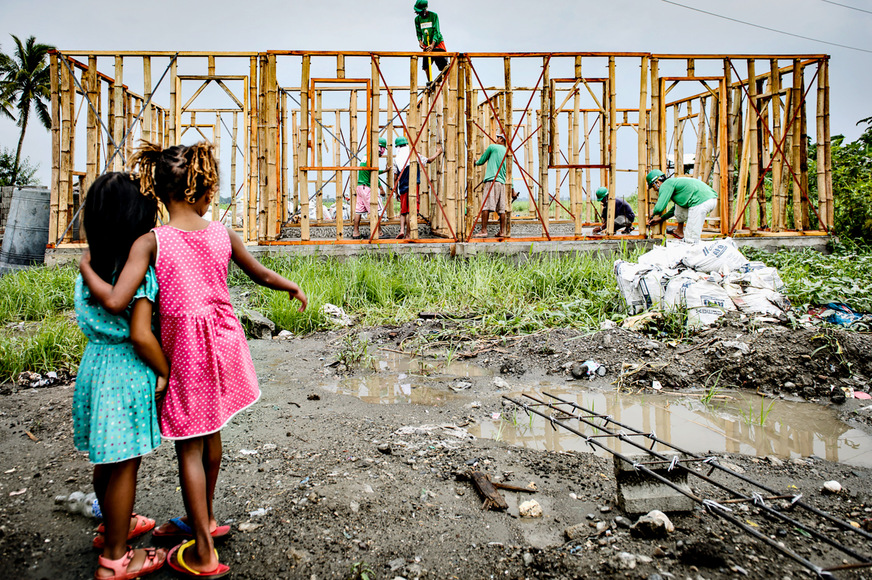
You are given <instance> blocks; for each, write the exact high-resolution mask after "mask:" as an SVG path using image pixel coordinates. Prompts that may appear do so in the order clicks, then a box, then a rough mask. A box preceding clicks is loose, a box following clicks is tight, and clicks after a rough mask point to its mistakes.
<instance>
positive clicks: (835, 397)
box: [830, 389, 847, 405]
mask: <svg viewBox="0 0 872 580" xmlns="http://www.w3.org/2000/svg"><path fill="white" fill-rule="evenodd" d="M846 399H847V397H846V396H845V391H843V390H842V389H833V392H832V394H831V395H830V402H831V403H833V404H834V405H841V404H843V403H844V402H845V400H846Z"/></svg>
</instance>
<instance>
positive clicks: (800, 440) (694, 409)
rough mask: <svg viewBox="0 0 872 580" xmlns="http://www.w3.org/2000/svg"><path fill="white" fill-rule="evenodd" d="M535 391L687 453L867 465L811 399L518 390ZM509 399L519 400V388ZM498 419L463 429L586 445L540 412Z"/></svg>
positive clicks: (551, 446) (851, 437)
mask: <svg viewBox="0 0 872 580" xmlns="http://www.w3.org/2000/svg"><path fill="white" fill-rule="evenodd" d="M542 390H545V391H546V392H549V393H551V394H554V395H557V396H559V397H561V398H562V399H565V400H568V401H572V402H574V403H576V404H578V405H581V406H583V407H585V408H587V409H589V410H592V411H594V412H596V413H604V414H606V415H611V416H612V417H613V418H614V419H615V420H617V421H620V422H622V423H624V424H626V425H630V426H633V427H635V428H637V429H641V430H643V431H645V432H650V431H651V430H653V431H654V432H655V433H656V434H657V437H658V438H660V439H663V440H665V441H669V442H671V443H674V444H675V445H677V446H679V447H682V448H684V449H686V450H688V451H691V452H694V453H705V452H707V451H713V452H719V453H723V452H727V453H741V454H745V455H757V456H766V455H775V456H778V457H782V458H787V457H806V456H808V455H816V456H818V457H823V458H825V459H828V460H830V461H841V462H842V463H848V464H851V465H859V466H866V467H872V436H870V435H868V434H866V433H864V432H862V431H860V430H858V429H853V428H852V427H850V426H849V425H847V424H845V423H843V422H842V421H840V420H839V419H838V417H836V415H835V413H834V412H833V411H832V410H830V409H826V408H823V407H820V406H819V405H815V404H811V403H801V402H789V401H782V400H766V401H765V403H764V404H763V406H762V407H761V403H760V401H761V398H760V397H759V396H754V395H748V394H744V393H729V396H730V397H733V399H731V400H727V401H718V402H716V403H715V404H711V405H703V404H702V403H701V402H700V401H699V400H698V399H693V400H691V399H689V398H677V399H672V398H669V399H667V398H666V396H664V395H658V396H654V397H652V396H648V397H644V396H640V395H629V394H619V393H616V392H609V393H597V392H588V391H583V392H580V391H578V390H567V389H566V388H565V387H564V386H562V385H561V386H559V387H554V388H544V389H536V390H531V391H526V392H528V393H530V394H532V395H534V396H536V397H538V398H541V399H545V397H544V396H542V394H541V393H542ZM512 397H513V398H515V399H520V398H521V397H520V393H514V394H513V395H512ZM513 415H514V416H513ZM504 416H505V417H506V419H505V420H494V421H485V422H482V423H480V424H479V425H476V426H474V427H472V428H470V432H471V433H472V434H473V435H475V436H477V437H485V438H490V439H500V440H503V441H506V442H507V443H510V444H512V445H518V446H521V447H527V448H531V449H547V450H549V451H589V450H590V448H589V447H588V446H587V445H586V444H585V443H584V441H583V440H582V439H581V438H580V437H578V436H577V435H575V434H573V433H570V432H569V431H567V430H565V429H562V428H560V427H558V428H557V429H556V430H554V429H552V428H551V426H550V423H549V422H548V421H547V420H545V419H543V418H541V417H535V418H534V419H533V420H532V422H531V421H530V420H529V419H528V418H527V416H526V414H525V413H524V412H523V411H522V410H521V409H518V411H517V412H516V413H514V414H513V413H512V412H511V410H507V411H506V412H505V413H504ZM761 416H762V417H763V419H762V420H761ZM761 423H762V424H761ZM568 424H569V426H571V427H574V428H577V429H578V430H579V431H581V432H583V433H585V434H594V432H595V431H594V430H593V428H590V427H587V426H584V425H581V426H579V424H578V421H575V420H569V421H568ZM607 441H609V442H610V443H609V444H610V445H612V446H613V447H614V446H615V445H617V449H618V450H619V451H621V452H631V451H633V447H632V446H630V445H629V444H626V443H623V442H620V441H617V440H611V439H610V440H607ZM603 442H604V443H605V442H606V441H603ZM599 453H601V454H605V452H599Z"/></svg>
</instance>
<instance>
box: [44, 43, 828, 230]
mask: <svg viewBox="0 0 872 580" xmlns="http://www.w3.org/2000/svg"><path fill="white" fill-rule="evenodd" d="M445 56H446V58H448V59H449V66H448V67H447V68H446V69H445V70H443V71H441V73H440V74H439V75H438V76H437V77H436V78H435V80H434V81H433V82H432V83H428V84H427V85H425V86H422V85H419V79H418V74H419V73H418V70H419V69H418V67H419V63H420V59H421V54H420V53H417V52H364V51H266V52H196V51H191V52H169V51H150V52H134V51H61V50H58V51H53V52H52V53H51V55H50V67H51V113H52V128H51V136H52V175H51V180H52V182H51V221H50V226H49V229H50V232H49V238H50V239H49V243H50V245H58V244H70V243H73V244H75V243H81V242H82V240H83V239H84V238H83V234H84V232H82V231H80V229H79V228H78V227H77V224H78V213H79V210H80V208H81V202H82V199H83V196H84V192H86V191H87V188H88V187H89V186H90V184H91V183H93V181H94V179H96V177H97V176H98V175H99V174H100V173H101V172H104V171H107V170H115V171H117V170H122V169H123V168H124V167H125V163H126V161H127V159H128V158H129V156H130V153H131V152H132V151H133V148H134V147H135V145H136V142H137V141H138V140H139V139H144V140H150V141H155V142H159V143H161V144H162V145H164V146H171V145H176V144H181V143H187V142H189V141H190V140H191V139H192V138H194V136H197V137H198V138H203V139H208V140H210V141H213V142H214V143H215V144H216V146H217V151H218V153H219V159H220V164H221V167H222V177H224V176H229V180H226V181H228V182H229V188H228V190H227V191H226V192H223V191H222V193H221V194H220V198H222V199H225V200H226V199H227V198H229V203H227V204H226V205H223V204H222V205H221V206H219V205H218V201H219V196H215V205H214V206H213V208H212V216H211V217H212V219H220V220H225V221H226V223H228V225H231V226H232V227H234V228H237V230H238V231H239V232H240V233H241V235H242V236H243V239H244V240H245V241H246V242H248V243H261V244H274V243H283V244H297V243H299V244H323V243H335V244H340V243H341V244H372V243H394V242H395V240H393V239H392V238H393V235H390V232H389V231H388V230H386V229H385V228H390V227H392V226H393V227H395V226H396V224H397V221H398V220H397V218H398V216H397V215H396V214H397V210H396V207H395V203H396V202H397V200H398V197H397V193H398V192H397V186H398V180H397V175H396V174H395V173H394V171H393V170H391V167H392V166H393V161H394V154H395V148H394V139H395V137H398V136H403V137H406V139H407V140H408V141H409V143H410V146H411V149H412V151H413V155H412V156H411V158H410V161H411V163H410V167H409V172H410V178H409V183H410V185H411V187H410V191H409V206H410V208H411V209H412V211H411V212H410V215H409V225H410V232H409V233H410V237H411V239H412V241H413V242H417V243H425V242H432V243H438V242H445V241H452V242H454V241H469V242H472V241H474V240H475V238H472V234H473V233H474V231H476V228H477V227H478V223H479V220H480V216H481V211H482V205H483V203H484V201H485V199H487V197H488V195H489V191H488V190H489V188H488V187H484V186H482V180H483V179H484V170H483V168H482V167H480V166H476V165H475V162H476V160H477V159H478V158H479V157H480V156H481V154H482V152H483V151H484V149H485V148H486V147H487V145H488V144H490V143H491V142H492V141H493V140H494V139H495V137H496V134H497V133H502V134H504V135H505V136H506V140H507V147H508V150H507V154H506V156H505V159H504V160H503V165H504V167H505V169H506V176H507V179H506V182H507V183H506V191H507V196H511V195H512V194H513V193H514V194H518V195H519V203H520V204H522V205H520V206H516V207H515V208H513V211H512V212H511V213H510V218H511V219H510V220H509V228H510V237H509V238H508V239H511V240H515V239H523V240H526V241H532V240H547V239H553V240H558V239H559V240H564V239H566V240H570V239H574V240H583V239H593V238H594V236H593V235H592V230H591V228H592V227H593V226H594V225H596V224H597V223H598V216H599V215H600V206H599V204H598V203H596V200H595V198H594V196H593V195H592V190H594V189H596V188H597V187H606V188H607V189H608V191H609V193H608V197H607V200H606V204H607V206H608V216H609V219H608V220H607V221H608V223H605V224H603V226H604V227H603V229H604V230H605V234H606V235H605V237H612V236H614V235H615V228H614V221H613V220H614V211H615V210H614V208H615V200H616V199H617V198H619V197H623V198H624V199H625V200H627V201H628V202H630V203H631V205H634V206H635V207H634V209H635V211H636V215H637V219H636V230H635V231H636V232H637V233H634V234H631V235H629V236H622V237H629V238H634V237H635V238H643V237H649V236H654V237H658V236H662V235H663V231H664V230H663V228H662V226H657V227H653V228H652V227H648V226H647V225H646V221H647V219H648V218H649V217H650V215H651V210H652V208H653V207H654V204H655V202H656V195H655V194H653V193H652V192H651V191H649V190H648V189H647V187H646V183H645V174H646V173H647V171H649V170H651V169H654V168H657V169H661V170H663V171H664V172H666V173H667V174H670V173H674V174H675V175H676V176H685V175H686V176H687V177H695V178H698V179H702V180H703V181H706V182H708V183H709V184H710V185H711V186H712V187H713V188H714V189H715V191H716V192H717V193H718V206H717V210H715V211H714V212H712V215H710V216H709V218H708V220H707V224H706V229H705V230H704V235H705V236H713V235H714V236H717V235H733V236H765V235H772V234H774V233H777V234H779V235H826V234H827V233H828V232H829V230H830V229H831V228H832V226H833V190H832V162H831V158H830V116H829V103H830V100H829V69H828V65H829V57H828V56H827V55H768V54H760V55H703V54H679V55H675V54H652V53H642V52H640V53H629V52H623V53H592V52H557V53H549V52H528V53H446V54H445ZM767 64H768V66H766V65H767ZM204 65H205V66H204ZM636 67H638V68H636ZM140 71H141V73H140ZM406 71H408V73H406ZM582 71H584V74H583V72H582ZM159 72H160V73H161V74H159V75H158V74H157V73H159ZM812 88H814V89H815V93H814V96H813V98H812V93H811V90H812ZM637 96H638V100H636V97H637ZM812 101H813V102H812ZM812 106H813V107H814V108H812ZM79 109H85V112H86V114H85V115H77V110H79ZM812 114H813V115H814V118H813V122H812V123H811V124H812V127H813V129H814V139H815V142H816V144H817V147H816V149H815V150H816V164H815V175H814V176H812V177H811V179H810V178H809V175H808V147H807V138H806V136H807V132H808V125H809V120H808V117H809V115H812ZM231 118H232V128H231V127H230V126H228V125H227V123H226V120H227V119H231ZM222 125H223V127H222ZM630 133H633V134H634V135H633V139H632V141H631V140H630ZM222 136H223V137H224V139H223V140H222ZM380 137H384V138H385V139H386V140H387V141H388V147H387V151H386V153H387V154H386V156H385V157H383V158H382V159H381V160H379V158H378V155H377V150H378V146H377V143H378V140H379V138H380ZM77 144H78V146H77ZM439 148H441V149H442V155H440V156H438V158H437V160H436V161H434V162H433V163H428V164H424V163H423V162H419V161H418V159H419V156H420V158H421V159H423V158H424V157H431V156H433V155H434V153H435V152H436V151H437V150H438V149H439ZM633 155H635V159H634V158H633ZM367 159H368V160H369V162H366V160H367ZM687 160H690V161H687ZM691 167H692V168H691ZM380 168H381V169H380ZM361 171H367V172H369V173H370V183H371V184H372V187H371V189H372V195H371V196H370V203H369V207H368V211H367V212H366V213H367V215H368V218H367V219H366V220H362V221H361V232H362V233H363V239H360V240H354V239H351V235H350V230H349V228H351V225H352V223H353V222H354V220H355V217H356V215H357V211H358V209H359V208H358V207H357V199H356V191H355V189H356V184H357V178H358V175H359V174H360V172H361ZM240 172H241V173H240ZM380 174H381V176H380ZM223 181H225V180H223ZM223 181H222V187H223ZM419 182H420V183H419ZM379 190H384V192H385V194H384V197H381V196H380V195H379ZM331 198H332V199H331ZM510 199H511V198H510ZM524 205H526V207H523V206H524ZM419 207H420V209H419V210H418V211H415V210H416V209H417V208H419ZM600 237H602V236H600ZM476 241H477V240H476Z"/></svg>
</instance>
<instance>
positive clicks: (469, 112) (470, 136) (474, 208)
mask: <svg viewBox="0 0 872 580" xmlns="http://www.w3.org/2000/svg"><path fill="white" fill-rule="evenodd" d="M464 76H465V78H466V166H467V168H468V169H467V171H466V187H465V192H466V195H465V196H464V198H465V200H466V201H465V204H466V219H465V220H464V221H463V231H461V232H458V233H459V235H460V237H461V238H463V239H466V238H468V237H469V236H470V234H472V228H473V222H474V220H475V217H476V215H477V214H478V205H476V203H475V183H476V181H475V174H476V167H475V165H474V164H475V161H476V158H475V155H476V154H478V153H479V152H480V149H479V148H478V147H476V141H477V138H478V136H477V135H476V133H475V117H474V116H473V115H476V114H477V111H476V108H477V99H476V97H475V93H476V92H475V89H474V87H473V86H472V83H471V82H470V81H471V78H470V76H471V72H470V70H469V67H464Z"/></svg>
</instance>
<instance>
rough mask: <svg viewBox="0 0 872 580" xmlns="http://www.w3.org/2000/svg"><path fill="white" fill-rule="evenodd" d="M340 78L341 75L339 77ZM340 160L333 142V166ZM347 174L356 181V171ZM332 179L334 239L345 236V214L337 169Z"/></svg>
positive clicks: (337, 148) (338, 164) (373, 192)
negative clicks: (334, 221)
mask: <svg viewBox="0 0 872 580" xmlns="http://www.w3.org/2000/svg"><path fill="white" fill-rule="evenodd" d="M336 72H337V75H338V74H339V71H338V70H337V71H336ZM340 78H341V77H340ZM335 115H336V125H335V127H336V134H337V135H338V134H339V127H340V123H341V121H342V119H341V118H340V113H339V109H337V110H336V113H335ZM340 165H341V162H340V160H339V143H333V166H334V167H339V166H340ZM357 165H358V164H357V163H354V162H352V163H351V164H350V166H351V167H356V166H357ZM349 174H350V175H351V178H352V180H353V181H357V180H356V179H355V178H356V177H357V174H358V172H357V171H350V172H349ZM333 181H335V182H336V205H335V206H333V209H335V210H336V239H337V240H341V239H343V238H344V237H345V216H343V215H342V214H343V212H344V211H345V210H344V208H343V207H342V175H341V174H340V173H339V171H337V172H336V176H335V177H334V179H333ZM371 195H376V189H375V188H373V189H372V193H371Z"/></svg>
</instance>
